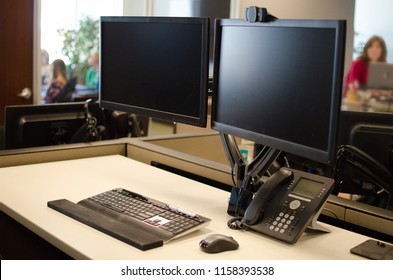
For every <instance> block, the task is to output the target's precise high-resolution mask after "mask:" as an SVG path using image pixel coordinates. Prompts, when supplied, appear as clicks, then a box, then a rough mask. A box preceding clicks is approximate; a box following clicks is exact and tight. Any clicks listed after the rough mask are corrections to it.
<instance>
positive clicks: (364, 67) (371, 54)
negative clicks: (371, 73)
mask: <svg viewBox="0 0 393 280" xmlns="http://www.w3.org/2000/svg"><path fill="white" fill-rule="evenodd" d="M386 56H387V49H386V43H385V41H384V39H383V38H382V37H380V36H373V37H371V38H370V39H369V40H368V41H367V42H366V44H365V46H364V48H363V51H362V53H361V55H360V56H359V57H358V58H357V59H356V60H354V61H353V62H352V64H351V66H350V68H349V71H348V74H347V76H346V77H345V84H344V91H343V97H347V94H348V92H349V91H351V92H356V90H357V89H358V88H364V87H366V85H367V77H368V66H369V64H370V63H372V62H386ZM348 98H350V96H348Z"/></svg>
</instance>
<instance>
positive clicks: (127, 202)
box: [48, 188, 210, 250]
mask: <svg viewBox="0 0 393 280" xmlns="http://www.w3.org/2000/svg"><path fill="white" fill-rule="evenodd" d="M48 207H50V208H52V209H55V210H57V211H59V212H61V213H63V214H65V215H67V216H70V217H72V218H74V219H76V220H78V221H80V222H82V223H84V224H86V225H89V226H91V227H93V228H96V229H98V230H100V231H102V232H104V233H106V234H109V235H110V236H112V237H115V238H118V239H120V240H122V241H124V242H126V243H128V244H130V245H132V246H135V247H137V248H139V249H141V250H148V249H152V248H155V247H158V246H162V245H163V244H164V243H165V242H168V241H170V240H172V239H175V238H177V237H180V236H183V235H185V234H188V233H189V232H192V231H194V230H196V229H198V228H201V227H204V226H206V225H207V224H208V222H209V221H210V219H208V218H206V217H203V216H201V215H197V214H195V213H191V212H189V211H186V210H184V209H179V208H177V207H174V206H171V205H168V204H166V203H163V202H161V201H158V200H155V199H152V198H148V197H145V196H142V195H140V194H138V193H134V192H131V191H129V190H126V189H122V188H117V189H113V190H110V191H106V192H104V193H100V194H97V195H94V196H91V197H89V198H86V199H84V200H81V201H80V202H78V203H77V204H75V203H72V202H70V201H68V200H65V199H61V200H55V201H50V202H48Z"/></svg>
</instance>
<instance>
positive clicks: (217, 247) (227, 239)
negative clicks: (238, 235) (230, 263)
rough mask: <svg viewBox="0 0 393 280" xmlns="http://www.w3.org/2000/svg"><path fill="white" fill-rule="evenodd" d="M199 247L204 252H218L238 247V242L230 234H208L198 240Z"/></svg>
mask: <svg viewBox="0 0 393 280" xmlns="http://www.w3.org/2000/svg"><path fill="white" fill-rule="evenodd" d="M199 247H200V248H201V250H202V251H204V252H206V253H220V252H224V251H229V250H236V249H237V248H239V243H237V242H236V240H235V239H233V238H232V237H231V236H226V235H223V234H217V233H215V234H210V235H208V236H206V237H205V238H203V239H202V240H201V241H200V242H199Z"/></svg>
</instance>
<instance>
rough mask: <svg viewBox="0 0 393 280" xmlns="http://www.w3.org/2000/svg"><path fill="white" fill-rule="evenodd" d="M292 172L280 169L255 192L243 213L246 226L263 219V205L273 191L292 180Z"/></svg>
mask: <svg viewBox="0 0 393 280" xmlns="http://www.w3.org/2000/svg"><path fill="white" fill-rule="evenodd" d="M292 175H293V173H292V171H290V170H288V169H283V168H281V169H280V170H278V171H277V172H276V173H274V174H273V175H272V176H271V177H270V178H269V180H268V181H266V183H264V184H263V186H262V187H261V188H259V190H258V191H257V192H256V194H255V196H254V198H253V200H252V201H251V203H250V205H249V206H248V207H247V209H246V212H244V217H243V221H244V222H245V223H246V224H248V225H254V224H256V223H257V222H259V221H260V220H261V219H262V218H263V214H264V209H263V208H264V205H265V202H266V200H267V199H268V198H269V196H270V194H271V193H272V192H273V191H274V189H275V188H276V187H278V186H280V185H282V184H285V183H287V182H288V181H290V180H291V179H292Z"/></svg>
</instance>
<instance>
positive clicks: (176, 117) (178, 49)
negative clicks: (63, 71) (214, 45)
mask: <svg viewBox="0 0 393 280" xmlns="http://www.w3.org/2000/svg"><path fill="white" fill-rule="evenodd" d="M100 40H101V43H100V52H101V63H100V68H101V71H100V72H101V76H100V98H99V99H100V105H101V106H103V107H104V108H107V109H112V110H120V111H126V112H131V113H136V114H140V115H144V116H148V117H154V118H159V119H163V120H167V121H173V122H182V123H186V124H191V125H196V126H206V119H207V116H206V115H207V91H208V61H209V20H208V18H191V17H190V18H181V17H174V18H171V17H102V18H101V38H100Z"/></svg>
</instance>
